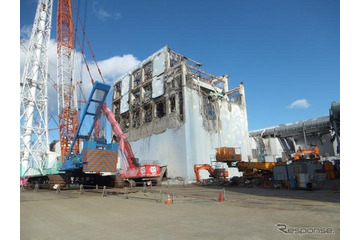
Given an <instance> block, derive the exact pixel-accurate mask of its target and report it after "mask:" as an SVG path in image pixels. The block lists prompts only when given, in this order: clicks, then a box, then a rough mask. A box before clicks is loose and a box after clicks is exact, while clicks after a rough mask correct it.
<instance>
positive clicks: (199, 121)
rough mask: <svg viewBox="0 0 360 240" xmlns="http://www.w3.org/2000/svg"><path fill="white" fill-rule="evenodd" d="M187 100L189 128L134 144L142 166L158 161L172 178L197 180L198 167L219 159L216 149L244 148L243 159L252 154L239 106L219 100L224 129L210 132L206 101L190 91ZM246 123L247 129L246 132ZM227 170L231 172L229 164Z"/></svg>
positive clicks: (233, 172)
mask: <svg viewBox="0 0 360 240" xmlns="http://www.w3.org/2000/svg"><path fill="white" fill-rule="evenodd" d="M184 100H185V104H184V110H185V124H183V125H182V126H181V127H179V128H176V129H167V130H166V131H165V132H163V133H160V134H153V135H151V136H150V137H146V138H142V139H140V140H137V141H134V142H131V147H132V149H133V152H134V155H135V156H136V157H137V158H139V160H140V162H142V163H144V162H152V161H158V164H160V165H167V167H168V177H170V178H174V177H184V178H187V179H191V180H193V179H195V174H194V164H200V163H206V164H210V158H211V156H213V157H215V152H216V150H215V148H218V147H235V148H237V147H241V154H242V155H243V158H244V157H245V156H246V158H247V156H248V155H250V154H251V152H250V151H249V149H250V145H249V138H248V135H244V132H245V133H247V131H248V130H247V120H246V119H244V117H246V113H245V114H244V112H243V109H241V108H240V106H239V105H237V104H234V103H228V102H227V101H221V100H218V103H219V108H220V109H219V110H220V115H219V116H220V122H221V123H220V124H219V125H221V129H220V131H215V130H213V131H207V130H205V128H204V127H203V115H202V102H201V101H202V100H201V97H200V96H199V95H198V93H197V91H195V90H191V89H189V88H186V91H185V94H184ZM229 104H231V107H230V109H231V111H230V110H229ZM204 117H205V116H204ZM244 122H245V123H246V129H243V128H244V126H243V125H244ZM223 166H224V167H225V168H227V166H226V165H225V164H223ZM239 174H240V173H239V172H238V170H237V169H236V168H231V169H229V175H230V177H231V176H239ZM200 176H201V177H202V178H208V177H209V173H208V172H207V171H200Z"/></svg>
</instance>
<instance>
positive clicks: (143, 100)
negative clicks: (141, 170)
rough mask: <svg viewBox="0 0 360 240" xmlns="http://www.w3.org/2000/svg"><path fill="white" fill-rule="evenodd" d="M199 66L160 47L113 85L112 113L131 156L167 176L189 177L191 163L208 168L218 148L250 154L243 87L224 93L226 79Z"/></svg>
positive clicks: (168, 49) (191, 171) (233, 172)
mask: <svg viewBox="0 0 360 240" xmlns="http://www.w3.org/2000/svg"><path fill="white" fill-rule="evenodd" d="M200 67H201V64H200V63H198V62H196V61H194V60H192V59H190V58H188V57H185V56H184V55H182V54H179V53H177V52H174V51H173V50H171V49H170V48H169V47H168V46H165V47H163V48H162V49H160V50H159V51H157V52H155V53H154V54H153V55H152V56H150V57H148V58H147V59H146V60H144V61H143V62H142V63H140V64H139V65H138V66H137V67H135V68H134V69H132V70H131V71H129V72H128V73H127V74H125V75H124V76H122V77H121V78H120V79H118V80H117V81H115V82H114V85H113V89H114V93H113V99H112V107H113V112H114V114H115V117H116V120H117V121H118V122H119V124H120V126H121V128H122V130H123V131H124V133H125V134H126V136H127V137H128V140H129V141H130V143H131V146H132V149H133V152H134V155H135V156H136V157H137V158H139V161H140V162H141V163H157V164H160V165H161V166H167V177H170V178H176V177H182V178H187V179H194V178H195V175H194V170H193V166H194V164H200V163H206V164H213V161H215V153H216V150H215V149H216V148H218V147H224V146H226V147H234V148H236V151H237V153H241V155H242V158H243V160H244V159H248V158H249V157H250V155H251V150H250V144H249V137H248V136H249V133H248V122H247V113H246V101H245V91H244V85H243V84H242V83H240V85H239V86H238V87H236V88H235V89H232V90H229V89H228V76H227V75H223V76H221V77H217V76H214V75H212V74H209V73H206V72H204V71H203V70H201V69H200ZM224 167H225V166H224ZM229 173H230V176H234V175H239V172H238V171H237V170H236V169H229ZM203 174H204V175H203V176H204V177H208V173H206V172H204V173H203ZM206 174H207V175H206Z"/></svg>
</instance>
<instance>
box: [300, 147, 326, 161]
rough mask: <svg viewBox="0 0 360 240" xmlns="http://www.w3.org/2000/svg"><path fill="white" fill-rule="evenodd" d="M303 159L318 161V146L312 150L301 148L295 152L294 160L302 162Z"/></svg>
mask: <svg viewBox="0 0 360 240" xmlns="http://www.w3.org/2000/svg"><path fill="white" fill-rule="evenodd" d="M303 159H311V160H320V149H319V147H318V146H314V147H312V148H303V149H299V150H298V151H296V153H295V156H294V160H295V161H297V160H303Z"/></svg>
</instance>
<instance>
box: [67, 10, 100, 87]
mask: <svg viewBox="0 0 360 240" xmlns="http://www.w3.org/2000/svg"><path fill="white" fill-rule="evenodd" d="M74 7H75V10H77V8H76V6H75V5H74ZM76 16H77V18H78V20H79V23H80V26H81V29H82V32H83V35H84V37H85V40H86V44H87V45H88V47H89V49H90V52H91V56H92V58H93V59H94V62H95V65H96V68H97V70H98V73H99V75H100V77H101V80H102V81H103V83H105V80H104V77H103V76H102V74H101V70H100V68H99V65H98V63H97V61H96V58H95V54H94V52H93V50H92V48H91V45H90V42H89V39H88V38H87V35H86V32H85V28H84V25H83V24H82V21H81V19H80V17H79V15H76ZM76 38H77V39H78V36H77V35H76ZM79 45H80V43H79ZM81 49H82V48H81ZM81 53H82V54H83V57H84V59H85V54H84V52H83V49H82V50H81ZM85 64H86V68H87V70H88V72H89V74H90V75H91V73H90V69H89V66H88V64H87V62H85ZM90 79H91V82H92V84H94V79H93V78H92V77H91V76H90Z"/></svg>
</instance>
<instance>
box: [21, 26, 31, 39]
mask: <svg viewBox="0 0 360 240" xmlns="http://www.w3.org/2000/svg"><path fill="white" fill-rule="evenodd" d="M31 30H32V25H24V26H22V27H21V28H20V39H30V36H31Z"/></svg>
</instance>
